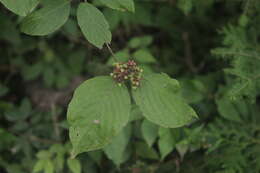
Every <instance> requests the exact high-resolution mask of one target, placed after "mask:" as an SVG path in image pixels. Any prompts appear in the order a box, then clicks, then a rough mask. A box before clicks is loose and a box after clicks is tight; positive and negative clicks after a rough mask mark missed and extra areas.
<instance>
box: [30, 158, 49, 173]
mask: <svg viewBox="0 0 260 173" xmlns="http://www.w3.org/2000/svg"><path fill="white" fill-rule="evenodd" d="M45 162H46V160H38V161H37V162H36V164H35V165H34V167H33V172H34V173H36V172H40V171H41V170H43V169H44V166H45Z"/></svg>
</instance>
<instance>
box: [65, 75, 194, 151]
mask: <svg viewBox="0 0 260 173" xmlns="http://www.w3.org/2000/svg"><path fill="white" fill-rule="evenodd" d="M132 96H133V99H134V102H135V103H136V105H138V106H139V108H140V110H141V112H142V114H143V115H144V117H145V118H147V119H148V120H150V121H151V122H153V123H155V124H157V125H160V126H163V127H166V128H176V127H181V126H183V125H185V124H188V123H190V122H191V121H192V120H193V119H194V118H196V117H197V115H196V113H195V111H194V110H193V109H192V108H191V107H190V106H189V105H188V104H186V103H185V101H184V100H183V99H182V97H181V96H180V86H179V83H178V81H177V80H175V79H171V78H170V77H169V76H167V75H166V74H150V75H147V76H144V79H143V80H142V81H141V86H140V87H139V88H137V89H136V90H132ZM131 106H132V105H131V97H130V95H129V91H128V89H127V87H126V86H124V85H123V86H121V87H120V86H118V85H117V83H116V82H115V81H114V80H113V79H112V78H111V77H109V76H101V77H96V78H93V79H90V80H87V81H85V82H84V83H82V84H81V85H80V86H79V87H78V88H77V89H76V91H75V93H74V96H73V98H72V100H71V102H70V104H69V107H68V113H67V118H68V123H69V126H70V128H69V131H70V139H71V142H72V145H73V152H72V153H73V156H76V155H77V154H79V153H82V152H86V151H91V150H96V149H100V148H103V147H104V146H105V145H107V144H108V143H110V141H111V140H112V139H113V137H114V136H116V135H117V134H118V133H119V132H120V131H121V130H122V128H123V127H124V126H125V125H126V124H127V122H128V120H129V116H130V114H131Z"/></svg>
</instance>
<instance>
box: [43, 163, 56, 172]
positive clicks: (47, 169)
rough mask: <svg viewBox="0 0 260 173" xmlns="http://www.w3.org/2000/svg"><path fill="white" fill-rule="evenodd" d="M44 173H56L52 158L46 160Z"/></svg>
mask: <svg viewBox="0 0 260 173" xmlns="http://www.w3.org/2000/svg"><path fill="white" fill-rule="evenodd" d="M44 173H54V165H53V163H52V161H51V160H46V162H45V165H44Z"/></svg>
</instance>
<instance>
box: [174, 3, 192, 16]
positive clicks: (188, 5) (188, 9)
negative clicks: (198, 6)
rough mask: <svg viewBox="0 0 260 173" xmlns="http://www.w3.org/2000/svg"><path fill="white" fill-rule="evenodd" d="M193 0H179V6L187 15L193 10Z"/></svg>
mask: <svg viewBox="0 0 260 173" xmlns="http://www.w3.org/2000/svg"><path fill="white" fill-rule="evenodd" d="M192 1H193V0H178V4H177V6H178V8H179V9H181V10H182V11H183V13H184V14H185V15H188V14H189V13H190V12H191V10H192V6H193V2H192Z"/></svg>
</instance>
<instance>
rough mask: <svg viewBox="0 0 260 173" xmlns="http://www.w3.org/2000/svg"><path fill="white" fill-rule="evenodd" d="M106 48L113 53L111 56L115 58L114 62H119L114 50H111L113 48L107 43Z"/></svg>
mask: <svg viewBox="0 0 260 173" xmlns="http://www.w3.org/2000/svg"><path fill="white" fill-rule="evenodd" d="M106 46H107V49H108V50H109V52H110V53H111V55H112V57H113V60H114V61H115V62H118V60H117V59H116V56H115V54H114V52H113V50H112V49H111V47H110V46H109V44H108V43H106Z"/></svg>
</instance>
